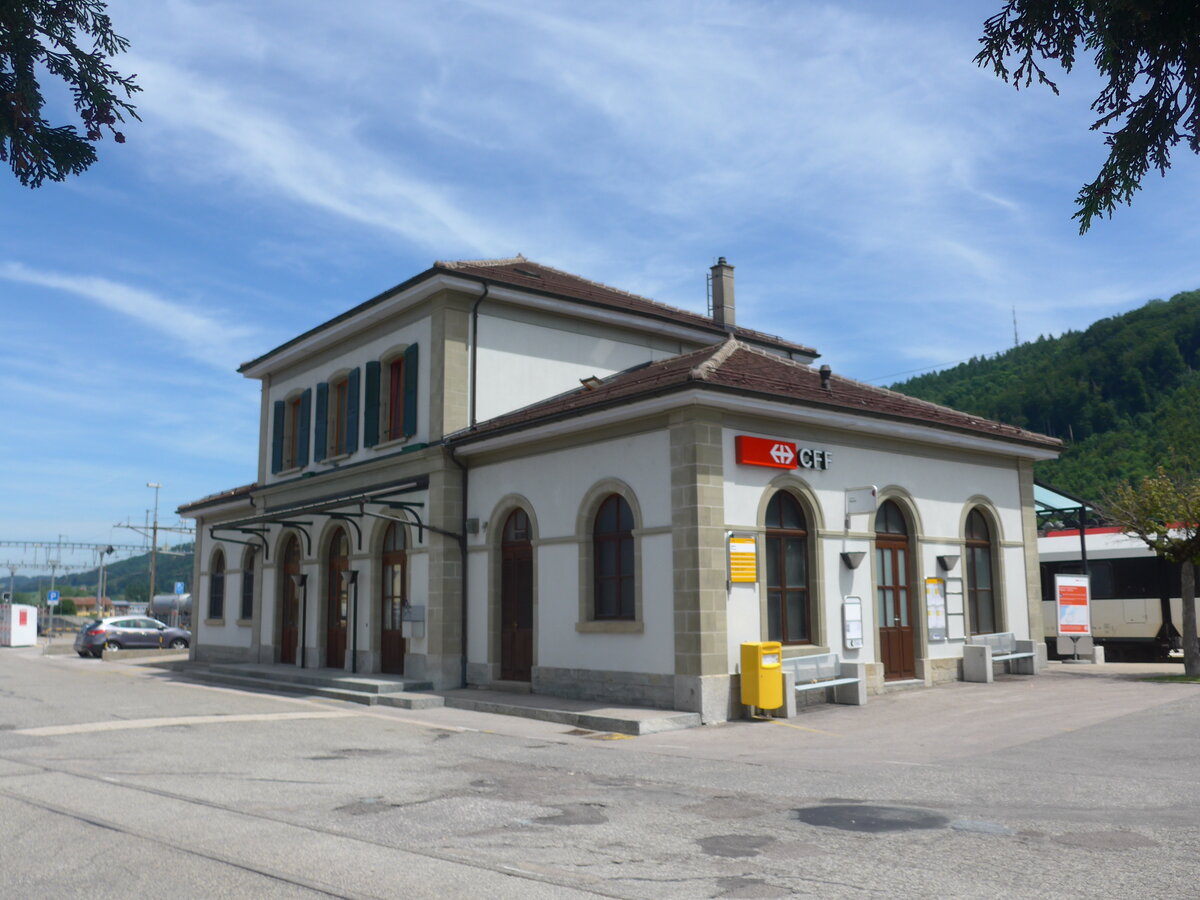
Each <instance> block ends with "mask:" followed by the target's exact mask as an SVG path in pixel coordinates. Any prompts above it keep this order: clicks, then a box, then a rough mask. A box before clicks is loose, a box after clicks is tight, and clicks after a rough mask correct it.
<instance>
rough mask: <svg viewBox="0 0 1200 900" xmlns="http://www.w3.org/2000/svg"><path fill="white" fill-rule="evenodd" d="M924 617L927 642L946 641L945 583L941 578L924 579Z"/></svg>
mask: <svg viewBox="0 0 1200 900" xmlns="http://www.w3.org/2000/svg"><path fill="white" fill-rule="evenodd" d="M925 617H926V627H927V628H928V632H929V640H931V641H944V640H946V629H947V621H946V582H945V581H944V580H942V579H941V578H926V579H925Z"/></svg>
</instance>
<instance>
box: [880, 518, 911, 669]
mask: <svg viewBox="0 0 1200 900" xmlns="http://www.w3.org/2000/svg"><path fill="white" fill-rule="evenodd" d="M875 579H876V581H875V596H876V611H877V614H878V616H879V654H880V661H881V662H882V663H883V677H884V680H886V681H895V680H899V679H905V678H915V677H916V675H917V669H916V653H915V639H914V635H913V591H912V551H911V548H910V546H909V537H908V524H907V523H906V522H905V521H904V514H903V513H902V512H901V511H900V507H899V506H897V505H896V504H895V503H894V502H893V501H891V500H888V501H887V502H885V503H884V504H883V505H882V506H880V507H879V511H878V512H877V513H876V514H875Z"/></svg>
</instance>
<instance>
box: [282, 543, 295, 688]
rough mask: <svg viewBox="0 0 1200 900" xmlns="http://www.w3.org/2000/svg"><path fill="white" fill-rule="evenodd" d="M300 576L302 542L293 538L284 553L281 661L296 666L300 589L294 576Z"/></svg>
mask: <svg viewBox="0 0 1200 900" xmlns="http://www.w3.org/2000/svg"><path fill="white" fill-rule="evenodd" d="M299 574H300V542H299V541H298V540H296V539H295V538H292V539H291V540H290V541H288V543H287V547H285V548H284V551H283V574H282V579H283V580H282V581H281V582H280V596H279V661H280V662H281V663H285V664H287V665H292V666H294V665H295V664H296V645H297V644H298V643H299V642H300V589H299V588H298V587H296V579H294V578H293V577H292V576H293V575H299Z"/></svg>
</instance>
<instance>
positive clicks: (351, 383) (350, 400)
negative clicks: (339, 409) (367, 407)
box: [345, 368, 362, 453]
mask: <svg viewBox="0 0 1200 900" xmlns="http://www.w3.org/2000/svg"><path fill="white" fill-rule="evenodd" d="M361 374H362V372H361V371H360V370H359V369H358V368H354V369H352V370H351V371H350V377H349V378H347V379H346V382H347V384H346V441H345V445H346V452H347V453H353V452H354V451H355V450H357V449H358V382H359V380H360V379H359V376H360V375H361Z"/></svg>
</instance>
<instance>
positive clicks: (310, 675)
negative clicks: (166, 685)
mask: <svg viewBox="0 0 1200 900" xmlns="http://www.w3.org/2000/svg"><path fill="white" fill-rule="evenodd" d="M208 669H209V671H212V672H220V673H223V674H227V675H237V676H239V677H244V678H260V679H264V680H267V681H279V682H292V683H295V684H303V685H313V686H317V687H330V688H338V689H343V690H350V691H360V692H362V693H366V694H380V695H383V694H400V693H408V692H412V691H424V690H429V689H431V688H432V687H433V684H432V683H431V682H428V681H416V680H413V679H405V678H399V677H388V676H383V677H374V676H370V675H344V674H342V673H340V672H337V671H334V670H331V669H329V670H322V669H300V668H296V667H295V666H270V665H251V664H234V663H214V664H211V665H209V667H208Z"/></svg>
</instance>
